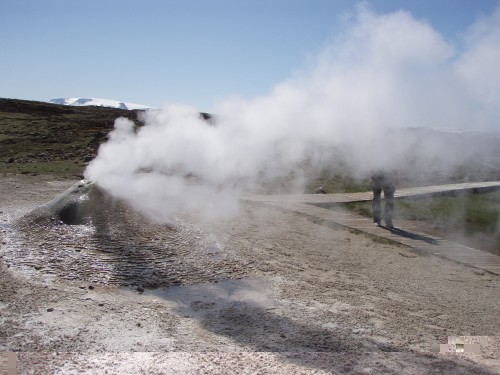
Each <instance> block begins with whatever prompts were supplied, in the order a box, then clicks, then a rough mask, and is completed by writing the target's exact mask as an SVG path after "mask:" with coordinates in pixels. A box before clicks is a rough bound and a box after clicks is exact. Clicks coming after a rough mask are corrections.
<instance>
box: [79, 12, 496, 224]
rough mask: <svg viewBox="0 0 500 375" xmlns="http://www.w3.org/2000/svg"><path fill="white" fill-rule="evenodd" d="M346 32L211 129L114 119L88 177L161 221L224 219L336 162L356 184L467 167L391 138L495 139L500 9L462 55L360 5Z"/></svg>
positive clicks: (226, 112)
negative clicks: (483, 135) (247, 195)
mask: <svg viewBox="0 0 500 375" xmlns="http://www.w3.org/2000/svg"><path fill="white" fill-rule="evenodd" d="M344 22H345V27H344V31H343V32H342V34H341V35H338V36H337V37H335V38H334V39H333V40H332V41H331V42H330V43H329V45H328V46H327V47H326V48H325V49H324V51H323V53H322V54H321V55H320V56H319V57H318V58H317V63H316V64H315V66H314V67H313V68H312V69H310V70H308V71H305V72H303V73H301V74H298V75H296V76H294V77H292V78H290V79H289V80H287V81H285V82H282V83H279V84H278V85H276V86H275V88H274V89H273V90H272V92H271V93H270V94H268V95H267V96H262V97H258V98H254V99H251V100H246V99H241V98H230V99H227V100H225V101H222V102H220V103H219V104H218V105H216V106H215V108H213V111H212V112H213V113H215V114H216V120H215V121H216V124H215V125H209V124H207V122H206V121H204V120H203V119H201V118H200V116H199V113H198V112H197V110H196V109H195V108H192V107H190V106H186V105H171V106H166V107H165V108H164V109H162V110H160V111H149V112H146V113H145V114H144V121H145V124H146V125H145V126H144V127H142V128H140V129H138V130H135V128H134V124H133V123H132V122H130V121H129V120H127V119H123V118H121V119H118V120H116V123H115V129H114V130H113V131H112V132H111V133H110V136H109V141H108V142H107V143H106V144H104V145H102V146H101V148H100V150H99V154H98V156H97V158H96V159H95V160H93V161H92V162H91V163H90V165H89V166H88V168H87V170H86V178H88V179H91V180H94V181H96V182H97V183H98V184H99V185H101V186H102V187H103V188H105V189H107V190H108V191H109V192H111V193H112V194H113V195H115V196H117V197H119V198H123V199H126V200H128V201H129V202H131V203H132V204H133V205H134V206H135V207H137V208H139V209H141V210H142V211H144V212H146V213H148V214H149V215H151V216H152V217H154V218H156V219H158V220H168V218H169V217H171V215H172V214H174V213H175V212H176V211H178V210H197V211H203V212H204V213H206V214H208V215H218V214H221V213H226V214H230V213H233V212H235V210H237V207H238V196H239V194H240V193H241V191H244V190H250V191H252V190H253V191H255V190H258V189H259V187H260V186H262V185H263V184H266V183H269V181H274V180H279V179H281V180H287V181H288V184H289V185H290V186H292V187H295V188H297V189H299V188H300V186H301V184H302V183H303V181H304V179H305V177H306V174H307V172H306V171H308V170H309V171H310V170H311V169H314V170H320V169H321V168H324V167H327V166H328V164H329V163H331V162H332V161H335V160H339V158H342V160H343V161H344V162H345V163H347V165H348V167H349V168H350V169H351V171H352V172H353V174H355V175H358V176H362V175H363V174H365V173H368V172H369V171H370V170H372V169H374V168H381V167H385V168H406V167H407V165H405V163H408V160H409V159H408V155H409V153H413V154H412V157H413V158H416V159H419V160H421V161H423V164H426V163H432V160H435V158H436V157H438V156H439V157H440V160H444V162H445V163H446V162H449V163H450V165H451V164H453V163H455V162H456V161H457V159H460V158H462V159H463V158H470V157H474V152H475V151H474V150H464V148H463V147H460V146H459V145H457V147H455V148H453V147H450V146H453V145H445V144H443V143H442V142H441V141H438V140H433V139H428V140H426V142H420V143H418V147H417V146H416V145H417V143H415V139H413V138H408V137H406V136H402V135H401V134H403V133H402V132H400V131H398V129H401V128H408V127H426V128H434V129H439V128H441V129H442V128H454V129H469V130H471V129H474V130H494V129H496V127H497V126H498V121H499V119H500V106H498V103H499V102H500V82H499V80H500V48H499V47H500V9H497V10H496V11H495V12H494V13H493V14H492V15H489V16H485V17H483V18H480V19H478V20H477V21H476V23H475V24H474V25H472V26H471V27H470V28H469V29H468V30H467V31H466V32H464V35H463V39H462V42H463V43H462V44H460V45H453V44H452V43H450V42H448V41H446V40H445V39H444V38H443V36H441V35H440V34H439V33H438V32H437V31H436V30H435V29H433V28H432V26H431V25H429V24H428V23H426V22H424V21H421V20H416V19H415V18H413V17H412V15H411V14H409V13H407V12H404V11H399V12H395V13H390V14H377V13H375V12H374V11H373V10H371V9H370V8H369V6H367V5H366V4H362V5H359V6H358V7H357V8H356V11H355V12H354V13H353V14H352V15H351V16H350V17H348V18H347V19H345V20H344ZM440 142H441V143H440ZM444 150H446V152H443V151H444ZM443 155H444V158H443Z"/></svg>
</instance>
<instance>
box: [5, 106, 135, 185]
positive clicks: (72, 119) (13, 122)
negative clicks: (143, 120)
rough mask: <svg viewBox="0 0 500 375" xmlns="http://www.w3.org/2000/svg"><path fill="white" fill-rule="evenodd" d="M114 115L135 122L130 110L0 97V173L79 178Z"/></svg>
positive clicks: (103, 138) (109, 128)
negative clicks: (73, 105)
mask: <svg viewBox="0 0 500 375" xmlns="http://www.w3.org/2000/svg"><path fill="white" fill-rule="evenodd" d="M118 117H128V118H130V119H131V120H134V121H136V123H138V122H137V112H136V111H126V110H120V109H114V108H104V107H67V106H62V105H56V104H50V103H43V102H33V101H25V100H14V99H0V173H23V174H35V175H36V174H43V173H50V174H55V175H59V176H68V177H71V176H73V177H74V176H75V175H77V176H79V175H81V174H82V173H83V170H84V168H85V164H86V162H88V161H89V160H91V159H93V158H94V157H95V155H96V153H97V149H98V148H99V145H100V144H101V143H102V142H104V141H105V139H106V135H107V134H108V133H109V131H110V130H111V129H112V128H113V124H114V120H115V119H116V118H118ZM138 124H139V123H138Z"/></svg>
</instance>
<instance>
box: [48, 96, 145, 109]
mask: <svg viewBox="0 0 500 375" xmlns="http://www.w3.org/2000/svg"><path fill="white" fill-rule="evenodd" d="M49 103H53V104H62V105H73V106H97V107H111V108H119V109H151V107H148V106H147V105H142V104H133V103H125V102H119V101H117V100H109V99H98V98H59V99H50V101H49Z"/></svg>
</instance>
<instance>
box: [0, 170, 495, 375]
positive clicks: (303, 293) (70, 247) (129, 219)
mask: <svg viewBox="0 0 500 375" xmlns="http://www.w3.org/2000/svg"><path fill="white" fill-rule="evenodd" d="M75 183H78V181H75V180H54V179H53V178H51V177H50V176H43V175H39V176H36V177H30V176H15V175H4V176H2V177H1V179H0V211H1V212H0V224H1V229H0V230H1V231H0V234H1V236H2V238H1V241H2V247H1V249H0V256H1V259H0V267H1V272H0V351H1V352H3V353H5V352H16V353H17V367H18V369H19V370H20V372H21V373H27V374H28V373H33V374H35V373H75V372H79V373H105V371H108V372H111V373H114V372H116V373H125V374H126V373H130V374H132V373H134V374H135V373H148V372H149V373H151V372H157V373H161V372H162V371H163V372H164V373H179V374H194V373H214V374H215V373H227V372H238V373H241V374H253V373H256V372H260V373H287V374H299V373H300V374H303V373H306V374H308V373H311V374H312V373H315V374H332V373H333V374H359V373H367V374H369V373H373V374H376V373H388V374H400V373H408V374H417V373H418V374H420V373H430V374H433V373H434V374H441V373H449V374H460V373H462V374H498V373H500V356H499V353H500V342H499V339H498V336H500V320H499V319H498V316H499V312H500V303H499V302H498V296H499V295H500V280H499V277H498V276H496V275H492V274H489V273H487V272H483V271H480V270H477V269H474V268H471V267H467V266H464V265H460V264H456V263H453V262H450V261H446V260H445V259H441V258H437V257H433V256H425V255H421V254H419V253H416V252H412V251H411V249H408V248H405V247H399V246H397V245H393V244H385V243H380V242H375V241H374V240H373V239H371V238H369V237H366V236H363V235H362V234H354V233H350V232H349V231H347V230H341V229H332V228H327V227H323V226H321V225H318V224H315V223H313V222H312V221H310V220H308V219H307V218H304V217H301V216H298V215H296V214H293V213H286V212H281V211H278V210H275V209H272V208H267V207H264V206H257V205H253V204H251V203H242V205H241V209H240V213H239V215H238V216H237V217H235V218H231V219H226V220H212V221H209V222H207V221H200V220H199V218H197V217H196V216H194V215H188V214H184V215H180V216H179V217H177V218H175V220H173V221H172V223H169V224H161V225H160V224H154V223H148V222H147V221H145V220H144V218H142V217H140V216H138V214H136V213H135V212H131V211H130V210H129V209H128V208H127V207H125V206H123V205H120V204H119V203H117V204H114V205H113V206H106V205H104V204H99V207H100V208H106V207H108V208H107V209H105V210H104V211H100V212H101V213H100V214H99V215H97V216H96V217H94V218H92V220H90V221H85V220H84V221H82V222H74V223H67V222H65V220H61V217H59V216H54V215H53V213H50V214H41V213H40V211H37V210H36V209H37V207H40V206H41V205H42V204H44V203H47V202H50V201H51V200H53V199H54V198H56V197H59V196H60V195H61V194H62V193H63V192H64V191H65V190H66V189H68V188H70V187H71V186H73V185H74V184H75ZM110 207H112V208H113V210H112V211H109V210H110V209H111V208H110ZM34 210H35V211H34ZM107 210H108V211H107ZM34 212H35V214H33V213H34ZM30 213H31V216H30V215H28V216H25V215H27V214H30ZM33 215H34V216H33ZM22 217H24V218H25V219H24V221H19V219H20V218H22ZM78 250H80V251H78ZM51 260H53V261H51ZM452 336H466V337H473V340H475V342H477V343H478V345H479V351H476V352H465V353H446V354H440V353H435V352H433V351H432V350H433V349H435V348H436V347H439V346H438V345H439V344H444V343H446V342H447V341H448V338H449V337H452ZM77 353H78V354H77Z"/></svg>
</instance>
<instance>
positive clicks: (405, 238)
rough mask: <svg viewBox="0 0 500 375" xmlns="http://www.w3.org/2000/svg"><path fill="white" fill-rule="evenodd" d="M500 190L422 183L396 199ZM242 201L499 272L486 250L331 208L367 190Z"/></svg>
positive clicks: (494, 185) (499, 185)
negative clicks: (385, 225) (267, 206)
mask: <svg viewBox="0 0 500 375" xmlns="http://www.w3.org/2000/svg"><path fill="white" fill-rule="evenodd" d="M496 189H498V190H500V181H492V182H474V183H463V184H453V185H438V186H426V187H417V188H409V189H400V190H398V191H397V193H396V197H397V198H405V197H416V196H432V195H437V194H445V193H446V194H449V193H454V192H456V193H459V192H475V193H479V192H483V191H490V190H496ZM242 199H243V200H246V201H251V202H256V203H261V204H265V205H269V206H272V207H275V208H278V209H284V210H290V211H294V212H296V213H298V214H300V215H304V216H307V217H309V218H310V219H311V220H313V221H315V222H317V223H319V224H322V225H327V226H337V227H338V226H341V227H347V228H349V229H351V230H354V231H359V232H362V233H366V234H368V235H370V236H374V237H378V238H383V239H385V240H388V241H391V242H396V243H399V244H403V245H405V246H409V247H411V248H413V249H415V250H417V251H423V252H426V253H429V254H433V255H437V256H441V257H444V258H447V259H451V260H453V261H456V262H460V263H463V264H467V265H470V266H473V267H476V268H480V269H483V270H486V271H488V272H491V273H495V274H498V275H500V257H499V256H496V255H493V254H490V253H488V252H485V251H482V250H478V249H474V248H471V247H468V246H464V245H460V244H457V243H455V242H451V241H448V240H445V239H442V238H437V237H432V236H429V235H426V234H422V233H415V232H409V231H406V230H404V229H403V228H394V229H389V228H384V227H376V226H374V225H373V222H372V220H371V219H368V218H365V217H361V216H359V215H355V214H352V213H348V212H345V211H342V210H339V209H337V210H336V209H332V207H333V206H334V205H335V204H338V203H348V202H357V201H369V200H371V199H372V193H371V192H361V193H349V194H284V195H257V194H247V195H245V196H243V198H242Z"/></svg>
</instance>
